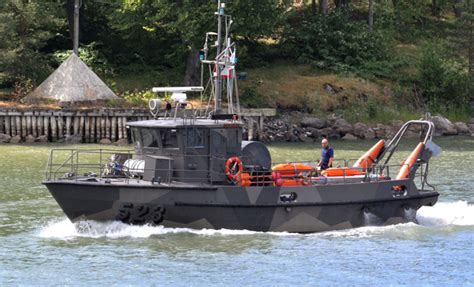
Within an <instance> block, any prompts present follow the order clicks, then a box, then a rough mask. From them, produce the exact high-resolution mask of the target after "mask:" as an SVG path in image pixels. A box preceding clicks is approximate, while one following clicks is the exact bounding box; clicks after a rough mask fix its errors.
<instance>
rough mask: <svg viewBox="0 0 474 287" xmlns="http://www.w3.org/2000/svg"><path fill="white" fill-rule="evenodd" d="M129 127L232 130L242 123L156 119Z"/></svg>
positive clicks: (130, 124) (132, 124) (135, 123)
mask: <svg viewBox="0 0 474 287" xmlns="http://www.w3.org/2000/svg"><path fill="white" fill-rule="evenodd" d="M127 126H129V127H141V128H180V127H183V128H184V127H186V126H200V127H207V128H231V127H241V126H242V122H240V121H230V120H211V119H194V120H193V119H183V118H176V119H156V120H146V121H137V122H128V123H127Z"/></svg>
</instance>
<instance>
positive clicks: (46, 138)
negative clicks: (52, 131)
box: [35, 136, 48, 143]
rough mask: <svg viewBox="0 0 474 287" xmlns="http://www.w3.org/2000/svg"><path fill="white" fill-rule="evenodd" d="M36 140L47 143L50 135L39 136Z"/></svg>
mask: <svg viewBox="0 0 474 287" xmlns="http://www.w3.org/2000/svg"><path fill="white" fill-rule="evenodd" d="M35 141H37V142H40V143H47V142H48V136H39V137H37V138H36V139H35Z"/></svg>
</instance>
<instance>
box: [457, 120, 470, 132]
mask: <svg viewBox="0 0 474 287" xmlns="http://www.w3.org/2000/svg"><path fill="white" fill-rule="evenodd" d="M454 126H455V127H456V130H457V131H458V134H460V135H470V134H471V130H470V129H469V127H468V126H467V124H465V123H463V122H455V123H454Z"/></svg>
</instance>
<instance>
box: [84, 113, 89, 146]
mask: <svg viewBox="0 0 474 287" xmlns="http://www.w3.org/2000/svg"><path fill="white" fill-rule="evenodd" d="M89 120H90V118H89V117H86V118H85V119H84V125H85V126H84V141H85V142H86V143H90V142H91V137H90V136H91V134H90V126H89V124H90V123H89Z"/></svg>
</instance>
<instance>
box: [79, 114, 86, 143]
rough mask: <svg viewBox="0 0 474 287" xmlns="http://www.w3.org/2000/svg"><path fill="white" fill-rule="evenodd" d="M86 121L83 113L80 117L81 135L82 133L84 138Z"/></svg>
mask: <svg viewBox="0 0 474 287" xmlns="http://www.w3.org/2000/svg"><path fill="white" fill-rule="evenodd" d="M84 122H85V118H84V116H83V115H81V116H80V117H79V133H78V134H79V135H81V137H82V138H84Z"/></svg>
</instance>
